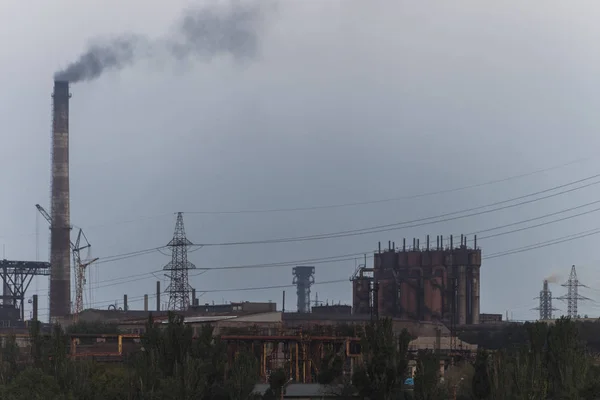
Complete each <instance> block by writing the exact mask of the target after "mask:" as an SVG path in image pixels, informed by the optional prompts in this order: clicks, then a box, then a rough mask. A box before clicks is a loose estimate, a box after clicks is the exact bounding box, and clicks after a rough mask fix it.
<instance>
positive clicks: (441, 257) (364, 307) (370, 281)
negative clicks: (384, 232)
mask: <svg viewBox="0 0 600 400" xmlns="http://www.w3.org/2000/svg"><path fill="white" fill-rule="evenodd" d="M480 267H481V250H480V249H478V248H477V237H475V238H474V246H473V247H468V246H467V238H466V236H464V235H461V237H460V244H459V245H458V246H455V244H454V238H453V236H450V238H449V239H448V241H447V243H446V245H445V246H444V240H443V237H442V236H438V237H437V244H436V246H435V247H433V246H431V245H430V242H429V236H427V243H426V245H425V246H424V247H421V246H420V244H419V240H418V239H413V245H412V246H411V247H409V248H407V246H406V240H403V244H402V247H400V248H396V246H395V244H393V243H392V242H389V243H388V249H386V250H382V249H381V243H380V244H379V249H378V251H376V252H375V254H374V261H373V268H367V267H366V266H363V267H362V268H359V270H358V271H357V273H356V274H355V275H354V276H353V278H352V281H353V308H354V312H355V313H362V314H366V313H368V312H371V313H374V314H375V315H376V316H378V317H379V316H381V317H395V318H401V319H407V320H419V321H444V322H448V323H450V324H451V325H465V324H478V323H479V303H480V299H479V295H480V281H479V270H480Z"/></svg>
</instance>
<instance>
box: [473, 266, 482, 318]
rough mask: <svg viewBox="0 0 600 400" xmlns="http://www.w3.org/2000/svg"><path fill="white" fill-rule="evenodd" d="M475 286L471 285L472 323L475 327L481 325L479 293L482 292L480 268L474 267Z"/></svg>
mask: <svg viewBox="0 0 600 400" xmlns="http://www.w3.org/2000/svg"><path fill="white" fill-rule="evenodd" d="M472 271H473V272H472V274H473V284H472V285H471V323H472V324H473V325H478V324H479V312H480V311H479V291H480V279H479V267H473V270H472Z"/></svg>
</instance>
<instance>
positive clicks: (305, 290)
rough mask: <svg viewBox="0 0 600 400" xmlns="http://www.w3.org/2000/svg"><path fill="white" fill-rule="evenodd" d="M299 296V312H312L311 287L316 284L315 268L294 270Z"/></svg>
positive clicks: (296, 268)
mask: <svg viewBox="0 0 600 400" xmlns="http://www.w3.org/2000/svg"><path fill="white" fill-rule="evenodd" d="M292 274H293V275H294V281H293V282H292V284H294V285H296V288H297V290H296V293H297V294H298V312H300V313H307V312H310V287H311V286H312V284H313V283H315V276H314V275H315V267H295V268H294V269H292Z"/></svg>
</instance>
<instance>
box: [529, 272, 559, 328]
mask: <svg viewBox="0 0 600 400" xmlns="http://www.w3.org/2000/svg"><path fill="white" fill-rule="evenodd" d="M536 299H539V300H540V305H539V307H536V308H534V310H537V311H539V312H540V321H548V320H551V319H553V317H552V311H556V310H558V309H557V308H554V307H552V292H551V291H550V289H549V288H548V280H547V279H544V286H543V287H542V290H541V291H540V296H539V297H536Z"/></svg>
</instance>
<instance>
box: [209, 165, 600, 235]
mask: <svg viewBox="0 0 600 400" xmlns="http://www.w3.org/2000/svg"><path fill="white" fill-rule="evenodd" d="M598 177H600V174H596V175H592V176H590V177H587V178H583V179H579V180H576V181H573V182H569V183H566V184H563V185H559V186H554V187H551V188H549V189H545V190H541V191H537V192H534V193H530V194H527V195H523V196H518V197H514V198H510V199H506V200H502V201H497V202H494V203H490V204H486V205H483V206H478V207H472V208H467V209H463V210H459V211H453V212H449V213H445V214H439V215H436V216H431V217H424V218H419V219H414V220H408V221H400V222H395V223H392V224H385V225H376V226H371V227H368V228H360V229H352V230H346V231H338V232H330V233H322V234H313V235H307V236H295V237H284V238H273V239H264V240H251V241H238V242H221V243H203V244H199V245H198V246H239V245H256V244H275V243H289V242H299V241H310V240H323V239H332V238H341V237H348V236H359V235H366V234H371V233H380V232H388V231H395V230H402V229H407V228H415V227H420V226H425V225H431V224H437V223H441V222H448V221H454V220H457V219H462V218H469V217H474V216H478V215H483V214H489V213H492V212H496V211H501V210H505V209H509V208H514V207H519V206H522V205H525V204H531V203H534V202H537V201H540V200H546V199H549V198H552V197H556V196H560V195H563V194H566V193H571V192H574V191H576V190H581V189H584V188H587V187H590V186H594V185H598V184H600V181H595V182H591V183H587V184H585V185H581V186H578V187H575V188H571V189H567V190H563V191H560V192H557V193H552V194H549V195H546V196H542V197H538V198H535V199H530V200H524V201H520V202H518V203H515V204H508V205H504V206H500V207H496V208H492V209H490V210H483V211H476V210H482V209H485V208H489V207H494V206H498V205H501V204H506V203H510V202H514V201H517V200H522V199H525V198H527V197H531V196H536V195H539V194H543V193H548V192H551V191H554V190H557V189H561V188H564V187H567V186H571V185H574V184H578V183H582V182H585V181H588V180H591V179H595V178H598ZM474 211H476V212H474ZM467 213H468V214H467ZM457 214H465V215H457Z"/></svg>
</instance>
